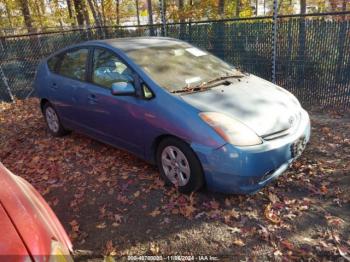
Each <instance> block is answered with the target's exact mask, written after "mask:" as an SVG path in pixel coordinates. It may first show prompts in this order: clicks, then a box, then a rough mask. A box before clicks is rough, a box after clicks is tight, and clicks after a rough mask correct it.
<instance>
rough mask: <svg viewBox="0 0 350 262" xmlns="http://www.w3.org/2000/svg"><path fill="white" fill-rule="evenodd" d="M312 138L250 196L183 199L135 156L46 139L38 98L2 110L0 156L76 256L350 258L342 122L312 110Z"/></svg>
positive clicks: (348, 170)
mask: <svg viewBox="0 0 350 262" xmlns="http://www.w3.org/2000/svg"><path fill="white" fill-rule="evenodd" d="M311 118H312V138H311V142H310V144H309V145H308V146H307V149H306V151H305V152H304V154H303V156H302V157H301V158H300V159H299V160H298V161H297V162H295V163H294V165H293V167H292V168H290V169H289V170H288V171H287V172H286V173H285V174H284V175H283V176H281V177H279V178H278V179H277V180H276V181H274V182H273V183H271V184H270V185H269V186H267V187H266V188H265V189H263V190H262V191H260V192H259V193H257V194H255V195H252V196H237V195H222V194H216V193H211V192H208V191H206V190H203V191H202V192H199V193H196V194H193V195H190V196H188V195H183V194H180V193H178V192H177V191H176V190H175V189H172V188H169V187H165V186H164V183H163V182H162V180H160V179H159V175H158V172H157V169H156V168H155V167H153V166H151V165H149V164H147V163H145V162H144V161H142V160H140V159H138V158H136V157H134V156H133V155H131V154H129V153H127V152H124V151H120V150H118V149H115V148H112V147H110V146H107V145H104V144H102V143H99V142H97V141H94V140H92V139H90V138H88V137H86V136H84V135H81V134H77V133H74V132H73V133H72V134H70V135H68V136H66V137H64V138H54V137H52V136H51V135H49V133H48V132H47V130H46V127H45V124H44V121H43V118H42V116H41V113H40V111H39V108H38V101H37V100H36V99H29V100H26V101H17V102H16V103H15V104H0V160H1V161H2V162H3V163H4V165H5V166H7V167H8V168H9V169H10V170H12V171H13V172H14V173H15V174H17V175H19V176H21V177H23V178H25V179H27V180H28V181H29V182H30V183H31V184H32V185H34V186H35V187H36V188H37V189H38V190H39V191H40V193H41V194H42V195H43V196H44V198H45V199H46V200H47V201H48V202H49V204H50V205H51V207H52V208H53V209H54V211H55V212H56V214H57V216H58V217H59V219H60V220H61V222H62V224H63V225H64V227H65V229H66V231H67V232H68V233H69V235H70V237H71V239H72V241H73V244H74V247H75V249H76V250H80V251H78V252H77V258H79V257H80V258H82V256H85V257H84V258H87V257H96V256H101V255H108V254H110V255H114V256H117V257H120V256H124V255H154V254H162V255H175V254H179V255H187V254H192V255H216V256H219V257H220V258H222V259H223V258H224V257H225V256H227V260H232V258H235V259H237V260H238V259H244V258H247V257H248V258H249V259H250V260H254V259H255V260H300V259H302V260H314V261H319V260H321V259H322V260H330V261H334V260H339V261H342V260H349V259H350V116H349V114H348V113H347V114H345V113H342V114H339V113H334V112H333V113H329V112H328V113H327V114H319V113H311Z"/></svg>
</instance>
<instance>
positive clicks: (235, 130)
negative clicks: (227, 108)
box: [199, 112, 262, 146]
mask: <svg viewBox="0 0 350 262" xmlns="http://www.w3.org/2000/svg"><path fill="white" fill-rule="evenodd" d="M199 116H200V117H201V118H202V119H203V120H204V121H205V122H206V123H207V124H209V125H210V126H211V127H212V128H213V129H214V130H215V131H216V132H217V133H218V134H219V135H220V136H221V137H222V138H223V139H224V140H225V141H226V142H228V143H231V144H233V145H236V146H253V145H258V144H261V143H262V140H261V139H260V138H259V136H258V135H257V134H256V133H255V132H254V131H253V130H251V129H250V128H249V127H247V126H246V125H244V124H243V123H242V122H240V121H238V120H236V119H234V118H231V117H228V116H226V115H224V114H221V113H216V112H204V113H199Z"/></svg>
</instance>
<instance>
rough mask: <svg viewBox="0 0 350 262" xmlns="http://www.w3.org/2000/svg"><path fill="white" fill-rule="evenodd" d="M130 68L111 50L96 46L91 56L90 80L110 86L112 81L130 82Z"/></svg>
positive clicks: (131, 78)
mask: <svg viewBox="0 0 350 262" xmlns="http://www.w3.org/2000/svg"><path fill="white" fill-rule="evenodd" d="M132 80H133V77H132V72H131V70H130V69H129V68H128V67H127V66H126V65H125V64H124V63H123V62H122V61H120V60H119V59H118V57H117V56H116V55H115V54H113V53H112V52H110V51H108V50H105V49H99V48H96V49H95V51H94V56H93V68H92V82H93V83H95V84H97V85H100V86H103V87H106V88H111V87H112V84H113V83H117V82H131V81H132Z"/></svg>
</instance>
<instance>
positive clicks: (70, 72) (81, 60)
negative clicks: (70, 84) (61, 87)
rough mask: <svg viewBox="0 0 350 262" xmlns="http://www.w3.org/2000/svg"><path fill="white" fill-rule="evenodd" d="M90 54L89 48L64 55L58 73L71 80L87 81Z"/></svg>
mask: <svg viewBox="0 0 350 262" xmlns="http://www.w3.org/2000/svg"><path fill="white" fill-rule="evenodd" d="M88 54H89V50H88V49H87V48H81V49H75V50H73V51H68V52H66V53H64V54H63V55H62V60H61V62H60V66H59V69H58V73H59V74H60V75H63V76H67V77H69V78H73V79H77V80H85V75H86V61H87V58H88Z"/></svg>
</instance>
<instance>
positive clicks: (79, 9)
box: [73, 0, 84, 26]
mask: <svg viewBox="0 0 350 262" xmlns="http://www.w3.org/2000/svg"><path fill="white" fill-rule="evenodd" d="M73 1H74V8H75V13H76V17H77V21H78V25H79V26H83V25H84V11H83V3H82V0H73Z"/></svg>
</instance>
